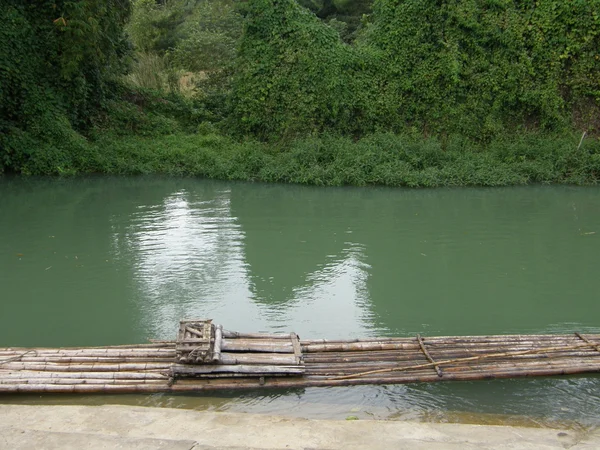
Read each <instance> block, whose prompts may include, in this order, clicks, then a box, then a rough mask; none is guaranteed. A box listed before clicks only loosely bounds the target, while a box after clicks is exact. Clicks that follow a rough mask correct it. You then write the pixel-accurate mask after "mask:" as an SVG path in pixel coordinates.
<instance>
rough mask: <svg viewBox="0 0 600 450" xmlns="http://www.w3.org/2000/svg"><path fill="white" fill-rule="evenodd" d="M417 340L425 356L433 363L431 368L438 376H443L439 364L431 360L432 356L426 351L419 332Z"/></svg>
mask: <svg viewBox="0 0 600 450" xmlns="http://www.w3.org/2000/svg"><path fill="white" fill-rule="evenodd" d="M417 341H418V342H419V347H421V350H422V351H423V353H424V354H425V357H426V358H427V359H428V360H429V362H430V363H431V364H433V368H434V369H435V371H436V373H437V374H438V377H440V378H442V377H443V376H444V373H443V372H442V369H440V366H439V365H438V364H437V363H436V362H435V361H434V360H433V358H432V357H431V355H430V354H429V351H427V349H426V348H425V344H424V343H423V339H421V335H420V334H417Z"/></svg>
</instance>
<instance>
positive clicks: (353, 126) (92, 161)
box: [0, 0, 600, 186]
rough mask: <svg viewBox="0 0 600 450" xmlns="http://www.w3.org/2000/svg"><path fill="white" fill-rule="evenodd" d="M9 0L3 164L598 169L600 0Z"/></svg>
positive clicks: (397, 170) (551, 172) (453, 178)
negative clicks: (130, 0)
mask: <svg viewBox="0 0 600 450" xmlns="http://www.w3.org/2000/svg"><path fill="white" fill-rule="evenodd" d="M4 3H5V4H6V6H5V7H3V8H1V9H0V173H1V172H3V171H4V172H7V171H8V172H16V173H24V174H63V175H66V174H76V173H95V172H99V173H123V174H126V173H127V174H132V173H169V174H186V175H200V176H207V177H216V178H225V179H240V180H243V179H249V180H262V181H282V182H298V183H313V184H323V185H341V184H356V185H365V184H384V185H390V186H440V185H506V184H523V183H530V182H567V183H595V182H597V180H598V179H599V178H600V141H599V140H598V137H597V136H598V132H599V131H600V119H599V118H600V75H599V74H600V34H599V33H600V15H599V14H600V13H599V11H600V0H570V1H564V0H560V1H559V0H542V1H537V2H534V1H532V0H462V1H455V0H375V1H374V3H372V4H371V2H370V1H367V2H365V1H364V0H355V1H352V0H347V1H345V2H344V1H341V0H338V1H331V0H323V1H320V0H311V1H309V0H299V1H296V0H249V1H248V2H236V1H235V0H135V1H133V3H130V2H129V0H110V1H106V0H102V1H100V0H72V1H66V0H54V1H40V2H36V5H35V6H33V5H29V4H28V3H27V2H21V1H17V0H4ZM583 133H585V135H584V139H581V137H582V134H583Z"/></svg>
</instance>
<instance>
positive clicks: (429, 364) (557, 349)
mask: <svg viewBox="0 0 600 450" xmlns="http://www.w3.org/2000/svg"><path fill="white" fill-rule="evenodd" d="M589 345H590V344H588V343H585V344H582V345H573V346H571V347H570V348H578V347H583V346H588V347H589ZM567 349H568V347H546V348H539V349H533V350H524V351H518V352H503V353H491V354H487V355H478V356H471V357H466V358H456V359H452V360H444V361H438V362H437V364H438V365H442V364H450V363H452V364H454V363H461V362H467V361H476V360H479V359H484V358H498V357H509V356H519V355H526V354H529V353H548V352H551V351H560V350H567ZM433 365H434V364H432V363H427V364H417V365H412V366H406V367H396V368H390V369H380V370H373V371H368V372H362V373H358V374H354V375H349V376H347V377H340V378H339V379H345V378H354V377H361V376H364V375H371V374H373V373H384V372H396V371H403V370H411V369H420V368H423V367H432V366H433Z"/></svg>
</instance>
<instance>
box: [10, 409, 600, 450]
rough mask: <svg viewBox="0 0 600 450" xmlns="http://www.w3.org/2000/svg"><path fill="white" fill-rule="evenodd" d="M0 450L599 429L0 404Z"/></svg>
mask: <svg viewBox="0 0 600 450" xmlns="http://www.w3.org/2000/svg"><path fill="white" fill-rule="evenodd" d="M0 417H1V418H2V419H1V421H0V449H3V450H4V449H7V450H8V449H10V450H15V449H28V450H31V449H61V450H64V449H84V448H85V449H113V448H119V449H149V450H151V449H162V450H191V449H194V450H201V449H202V450H204V449H206V450H209V449H211V450H215V449H236V450H240V449H248V450H250V449H277V450H279V449H303V450H307V449H311V450H317V449H323V450H324V449H328V450H330V449H392V448H393V449H412V450H420V449H435V450H442V449H444V450H446V449H448V450H455V449H456V450H459V449H460V450H465V449H466V450H469V449H513V450H529V449H531V450H534V449H535V450H546V449H548V450H549V449H573V450H575V449H576V450H584V449H585V450H591V449H597V448H600V430H588V431H574V430H559V429H548V428H524V427H506V426H487V425H465V424H439V423H411V422H399V421H398V422H396V421H378V420H369V421H363V420H306V419H298V418H288V417H278V416H263V415H252V414H232V413H218V412H217V413H214V412H198V411H191V410H179V409H169V408H145V407H131V406H25V405H0Z"/></svg>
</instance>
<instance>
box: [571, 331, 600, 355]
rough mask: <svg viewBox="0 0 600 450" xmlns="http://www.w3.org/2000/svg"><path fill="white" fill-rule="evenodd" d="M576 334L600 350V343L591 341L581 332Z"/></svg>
mask: <svg viewBox="0 0 600 450" xmlns="http://www.w3.org/2000/svg"><path fill="white" fill-rule="evenodd" d="M575 336H577V337H578V338H579V339H581V340H582V341H584V342H587V343H588V344H590V345H591V346H592V347H594V348H595V349H596V350H597V351H599V352H600V344H597V343H595V342H592V341H590V340H589V339H588V338H587V337H585V336H584V335H582V334H580V333H575Z"/></svg>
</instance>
